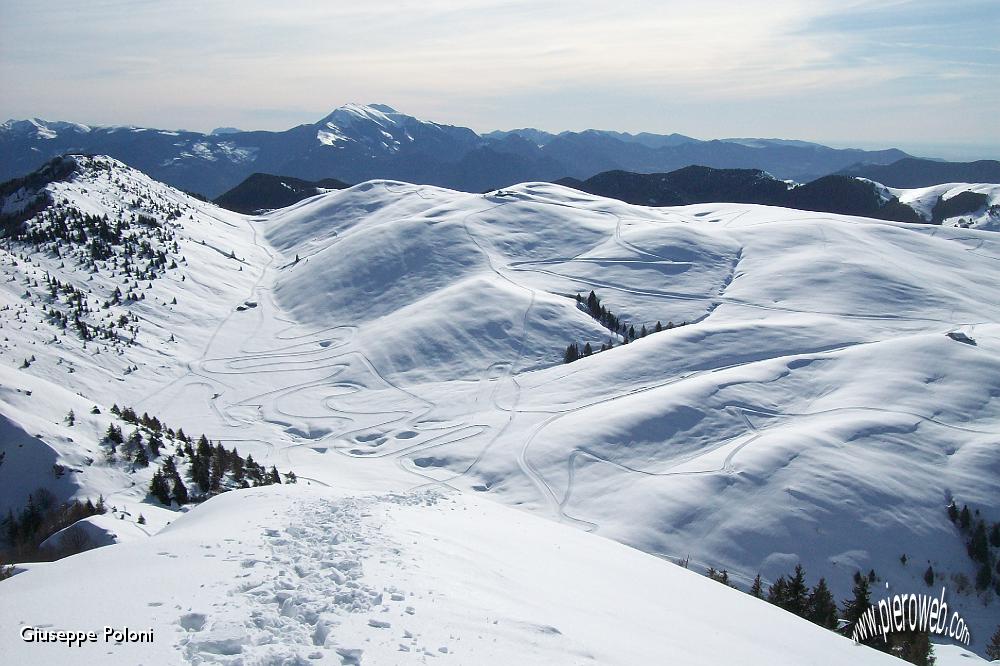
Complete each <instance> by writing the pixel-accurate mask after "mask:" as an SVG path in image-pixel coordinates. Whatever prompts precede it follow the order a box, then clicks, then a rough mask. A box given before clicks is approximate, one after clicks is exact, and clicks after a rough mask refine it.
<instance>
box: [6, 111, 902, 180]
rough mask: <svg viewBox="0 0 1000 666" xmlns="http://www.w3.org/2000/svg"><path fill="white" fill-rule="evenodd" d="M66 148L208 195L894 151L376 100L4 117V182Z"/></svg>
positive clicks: (835, 166)
mask: <svg viewBox="0 0 1000 666" xmlns="http://www.w3.org/2000/svg"><path fill="white" fill-rule="evenodd" d="M64 153H90V154H106V155H110V156H112V157H114V158H116V159H119V160H121V161H123V162H125V163H126V164H129V165H130V166H133V167H135V168H137V169H140V170H142V171H143V172H145V173H147V174H149V175H151V176H152V177H154V178H157V179H159V180H161V181H163V182H166V183H169V184H171V185H173V186H175V187H178V188H181V189H183V190H186V191H191V192H197V193H199V194H201V195H204V196H207V197H210V198H214V197H217V196H218V195H220V194H222V193H223V192H225V191H226V190H229V189H230V188H232V187H235V186H236V185H237V184H238V183H240V182H241V181H242V180H244V179H245V178H247V177H248V176H249V175H251V174H252V173H272V174H278V175H281V176H288V177H294V178H300V179H304V180H321V179H324V178H337V179H339V180H342V181H344V182H348V183H357V182H361V181H364V180H369V179H372V178H392V179H399V180H405V181H408V182H418V183H428V184H433V185H440V186H445V187H450V188H455V189H461V190H466V191H470V192H482V191H485V190H488V189H493V188H497V187H503V186H507V185H511V184H514V183H519V182H524V181H532V180H555V179H558V178H563V177H574V178H589V177H590V176H593V175H594V174H596V173H599V172H601V171H607V170H609V169H626V170H631V171H640V172H655V171H669V170H672V169H677V168H680V167H683V166H687V165H689V164H703V165H706V166H712V167H720V168H721V167H747V168H759V169H765V170H767V171H769V172H770V173H773V174H775V175H776V176H778V177H780V178H794V179H797V180H807V179H810V178H815V177H818V176H821V175H824V174H827V173H830V172H832V171H837V170H839V169H843V168H845V167H847V166H849V165H852V164H856V163H859V162H861V163H868V162H871V163H876V164H885V163H889V162H893V161H895V160H898V159H900V158H902V157H905V156H906V155H905V153H902V152H900V151H898V150H885V151H863V150H835V149H833V148H827V147H824V146H819V145H816V144H802V143H801V142H778V141H772V140H763V141H758V142H755V143H747V142H746V141H744V140H740V141H698V140H695V139H691V138H690V137H685V136H682V135H678V134H670V135H655V134H648V133H641V134H636V135H632V134H624V133H619V132H605V131H595V130H587V131H584V132H563V133H562V134H560V135H558V136H555V135H551V134H548V133H545V132H540V131H538V130H514V131H512V132H494V133H491V134H486V135H482V136H480V135H479V134H477V133H476V132H474V131H472V130H471V129H468V128H465V127H453V126H450V125H442V124H438V123H434V122H429V121H424V120H418V119H417V118H414V117H412V116H408V115H405V114H403V113H399V112H398V111H396V110H394V109H392V108H391V107H388V106H385V105H383V104H371V105H367V106H364V105H359V104H348V105H345V106H343V107H341V108H338V109H336V110H335V111H333V112H332V113H331V114H330V115H328V116H327V117H325V118H323V119H321V120H319V121H318V122H315V123H309V124H305V125H300V126H298V127H293V128H291V129H289V130H286V131H282V132H261V131H253V132H244V131H240V130H236V129H233V128H223V131H222V132H219V131H218V130H217V131H213V132H212V133H211V134H201V133H198V132H187V131H167V130H157V129H148V128H141V127H91V126H87V125H80V124H75V123H66V122H51V121H45V120H39V119H32V120H11V121H7V122H6V123H3V124H0V181H2V180H6V179H9V178H14V177H19V176H23V175H25V174H27V173H28V172H30V171H33V170H34V169H37V168H39V167H40V166H41V165H42V164H43V163H44V162H46V161H48V160H49V159H51V158H53V157H55V156H57V155H61V154H64Z"/></svg>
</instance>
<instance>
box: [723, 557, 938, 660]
mask: <svg viewBox="0 0 1000 666" xmlns="http://www.w3.org/2000/svg"><path fill="white" fill-rule="evenodd" d="M707 575H708V577H709V578H711V579H712V580H716V581H718V582H720V583H724V584H726V585H729V584H730V583H729V574H728V572H726V571H725V570H722V571H716V570H715V569H709V570H708V572H707ZM877 580H878V577H877V576H876V574H875V571H874V570H872V571H869V572H868V574H867V575H866V574H862V573H861V572H860V571H857V572H855V573H854V585H853V587H852V589H851V597H850V598H849V599H846V600H844V602H843V603H842V605H841V607H840V617H839V618H838V608H837V602H836V601H835V600H834V598H833V594H832V593H831V592H830V588H829V586H828V585H827V582H826V579H825V578H820V579H819V581H817V582H816V584H815V585H813V586H812V587H810V586H809V584H808V583H807V582H806V574H805V570H804V569H803V568H802V565H801V564H798V565H796V567H795V569H794V571H792V573H790V574H788V575H787V576H779V577H778V579H777V580H775V581H774V582H773V583H772V584H771V585H770V586H768V587H767V589H766V590H765V589H764V584H763V582H762V581H761V577H760V574H757V576H756V578H754V581H753V584H752V585H751V587H750V594H751V595H753V596H755V597H757V598H758V599H764V600H766V601H768V602H769V603H772V604H774V605H775V606H778V607H780V608H783V609H785V610H786V611H788V612H789V613H794V614H795V615H798V616H799V617H802V618H805V619H806V620H809V621H810V622H812V623H814V624H818V625H819V626H821V627H824V628H826V629H830V630H831V631H836V630H837V629H838V625H839V624H840V622H841V620H842V621H843V623H844V624H843V627H844V628H843V631H845V632H847V633H848V635H850V632H852V631H853V629H854V625H855V623H856V622H857V621H858V620H859V619H860V618H861V616H862V615H863V614H864V613H865V611H867V610H868V608H869V607H870V606H871V605H872V599H871V585H873V584H874V583H875V582H876V581H877ZM732 587H735V586H732ZM865 645H868V646H869V647H873V648H875V649H877V650H881V651H882V652H888V653H890V654H894V655H896V656H897V657H900V658H901V659H904V660H906V661H909V662H910V663H913V664H919V665H920V666H932V665H933V663H934V656H933V650H932V648H931V643H930V636H929V635H928V634H927V632H923V633H921V632H900V633H895V634H890V635H889V641H888V642H886V641H885V640H883V639H882V637H879V636H876V637H872V638H870V639H867V640H866V642H865Z"/></svg>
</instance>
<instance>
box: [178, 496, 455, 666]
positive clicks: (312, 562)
mask: <svg viewBox="0 0 1000 666" xmlns="http://www.w3.org/2000/svg"><path fill="white" fill-rule="evenodd" d="M440 499H441V498H440V497H439V495H437V494H436V493H434V492H433V491H428V492H422V493H414V494H407V495H395V494H394V495H389V496H381V497H370V498H364V497H361V498H358V497H351V498H344V499H340V500H310V501H299V502H297V503H296V505H295V507H294V508H293V510H292V511H291V512H290V514H289V515H290V516H291V517H292V518H293V519H294V520H295V522H294V523H293V524H290V525H289V526H287V527H285V528H284V529H265V530H264V539H265V541H266V543H267V545H266V548H268V549H269V550H270V555H269V557H267V558H266V559H258V558H256V557H250V558H245V559H241V561H240V564H241V567H242V569H243V570H244V573H243V574H242V575H240V576H239V579H238V580H239V581H240V582H239V583H238V584H237V586H236V587H235V588H233V589H231V590H230V591H229V592H228V599H226V600H225V601H224V602H222V603H220V604H218V606H219V607H221V609H222V610H220V612H219V613H218V616H217V617H213V616H212V614H211V613H187V614H185V615H182V616H181V617H180V618H179V619H178V624H179V625H180V627H181V629H183V630H184V636H183V638H182V639H181V643H180V647H181V653H182V654H183V655H184V657H185V658H186V659H187V661H188V663H191V664H228V665H236V664H240V665H243V664H317V663H323V664H328V663H332V664H362V663H363V660H364V653H365V651H366V646H367V645H371V644H372V643H376V644H380V645H394V646H395V650H396V651H397V652H398V653H400V654H399V662H400V663H404V662H405V663H423V662H424V661H427V660H430V659H431V658H432V657H445V656H449V655H451V654H452V652H451V651H450V648H449V646H448V645H440V644H434V645H425V644H424V643H423V641H421V637H420V635H419V634H415V633H413V632H411V631H408V630H407V629H406V624H407V622H406V619H407V618H409V617H412V616H414V615H415V614H416V613H417V609H416V608H415V606H414V603H418V601H417V600H419V599H421V598H422V597H423V594H422V593H417V594H415V593H413V592H410V593H407V592H406V591H404V590H400V589H397V588H395V587H392V586H387V587H383V588H376V587H373V586H372V585H370V584H369V583H367V582H366V581H365V578H364V564H365V561H366V560H368V561H370V560H372V559H373V558H376V557H378V558H380V559H382V561H385V560H386V559H391V561H392V562H393V564H394V565H396V566H399V567H400V568H405V567H406V566H407V563H406V562H404V561H403V559H402V557H401V554H402V550H401V549H400V548H399V547H398V546H397V545H396V544H394V543H391V542H390V540H389V539H388V538H387V537H385V536H384V535H383V534H381V533H380V531H379V529H378V522H379V521H378V519H377V517H376V516H375V515H374V513H375V512H377V511H379V505H380V504H381V505H383V506H384V505H385V504H386V503H390V504H391V503H396V504H434V503H436V502H438V501H439V500H440Z"/></svg>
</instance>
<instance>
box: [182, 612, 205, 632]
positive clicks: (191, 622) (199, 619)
mask: <svg viewBox="0 0 1000 666" xmlns="http://www.w3.org/2000/svg"><path fill="white" fill-rule="evenodd" d="M206 620H208V617H207V616H206V615H205V614H204V613H186V614H184V615H181V617H180V619H179V620H178V621H177V623H178V624H179V625H181V627H183V628H184V629H186V630H187V631H201V630H202V629H204V628H205V622H206Z"/></svg>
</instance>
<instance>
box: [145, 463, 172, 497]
mask: <svg viewBox="0 0 1000 666" xmlns="http://www.w3.org/2000/svg"><path fill="white" fill-rule="evenodd" d="M149 494H150V495H152V496H153V497H155V498H156V499H158V500H159V501H160V504H165V505H167V506H170V487H169V486H168V485H167V480H166V479H165V478H164V477H163V472H161V471H160V470H156V472H155V473H154V474H153V479H152V480H151V481H150V482H149Z"/></svg>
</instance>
